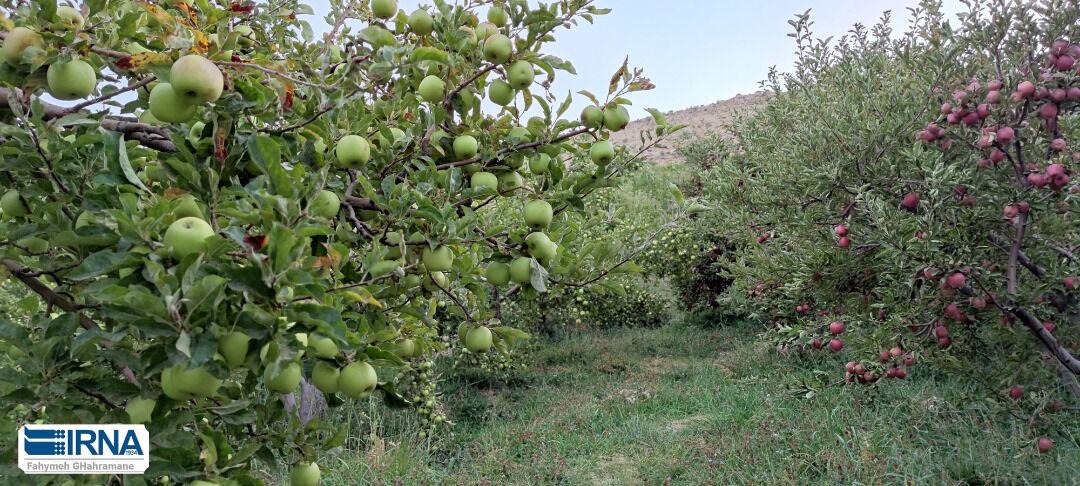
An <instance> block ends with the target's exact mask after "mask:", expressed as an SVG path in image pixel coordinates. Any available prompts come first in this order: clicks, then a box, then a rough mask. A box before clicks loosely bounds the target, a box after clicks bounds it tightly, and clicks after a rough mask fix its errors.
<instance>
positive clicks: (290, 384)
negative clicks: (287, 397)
mask: <svg viewBox="0 0 1080 486" xmlns="http://www.w3.org/2000/svg"><path fill="white" fill-rule="evenodd" d="M273 370H274V367H269V368H266V375H265V376H263V380H265V382H266V388H268V389H269V390H270V391H273V392H277V393H283V394H284V393H292V392H294V391H296V387H298V386H300V377H301V371H302V370H301V369H300V363H297V362H295V361H294V362H292V363H289V364H287V365H285V366H284V367H282V368H280V369H278V370H277V374H275V375H273V376H271V373H272V372H273Z"/></svg>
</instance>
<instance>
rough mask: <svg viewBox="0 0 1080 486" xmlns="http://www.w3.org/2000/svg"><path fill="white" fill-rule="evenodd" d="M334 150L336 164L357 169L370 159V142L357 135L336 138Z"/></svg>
mask: <svg viewBox="0 0 1080 486" xmlns="http://www.w3.org/2000/svg"><path fill="white" fill-rule="evenodd" d="M334 152H335V153H336V154H337V159H338V164H339V165H341V166H342V167H346V168H350V169H359V168H361V167H363V165H364V164H366V163H368V161H369V160H371V144H369V143H368V141H367V139H366V138H364V137H361V136H359V135H345V136H344V137H341V140H338V143H337V147H336V148H335V150H334Z"/></svg>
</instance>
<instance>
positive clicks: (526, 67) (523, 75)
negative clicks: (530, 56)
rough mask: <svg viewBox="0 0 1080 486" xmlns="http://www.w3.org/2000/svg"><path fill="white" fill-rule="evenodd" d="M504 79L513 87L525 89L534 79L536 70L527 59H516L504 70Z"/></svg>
mask: <svg viewBox="0 0 1080 486" xmlns="http://www.w3.org/2000/svg"><path fill="white" fill-rule="evenodd" d="M506 79H507V81H509V82H510V86H511V87H513V88H514V89H526V88H528V87H529V86H532V84H533V80H534V79H536V71H534V70H533V65H532V64H529V62H528V61H517V62H515V63H513V64H511V65H510V69H507V70H506Z"/></svg>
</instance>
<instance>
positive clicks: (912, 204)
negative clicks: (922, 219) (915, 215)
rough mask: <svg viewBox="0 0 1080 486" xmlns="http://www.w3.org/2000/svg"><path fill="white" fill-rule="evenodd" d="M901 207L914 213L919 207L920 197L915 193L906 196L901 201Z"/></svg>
mask: <svg viewBox="0 0 1080 486" xmlns="http://www.w3.org/2000/svg"><path fill="white" fill-rule="evenodd" d="M900 206H901V207H903V208H904V209H907V210H909V211H914V210H915V208H917V207H919V195H918V194H915V193H914V192H909V193H907V195H905V196H904V199H903V200H902V201H900Z"/></svg>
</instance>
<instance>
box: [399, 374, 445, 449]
mask: <svg viewBox="0 0 1080 486" xmlns="http://www.w3.org/2000/svg"><path fill="white" fill-rule="evenodd" d="M434 366H435V362H434V361H433V360H432V359H431V358H430V357H429V358H427V359H424V360H422V361H418V362H414V363H412V364H411V365H410V366H406V367H405V368H403V369H402V370H401V371H400V372H399V373H398V376H397V378H396V379H395V380H394V382H395V384H396V389H397V391H398V393H400V394H401V396H402V397H405V398H406V399H407V400H409V402H410V403H412V404H413V405H414V406H416V408H417V414H418V415H419V416H420V425H421V426H423V427H424V430H422V431H420V433H419V434H420V437H421V438H423V437H427V436H428V435H429V434H433V433H434V432H435V431H436V429H437V427H439V426H441V425H444V424H446V415H444V414H443V413H442V412H441V411H440V410H439V402H438V395H437V394H436V393H435V389H436V387H435V381H436V380H435V370H434Z"/></svg>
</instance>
